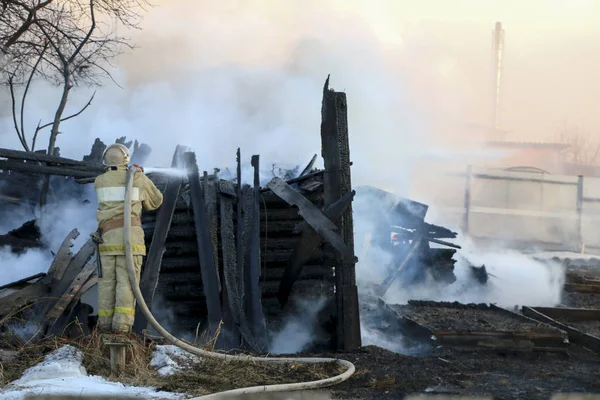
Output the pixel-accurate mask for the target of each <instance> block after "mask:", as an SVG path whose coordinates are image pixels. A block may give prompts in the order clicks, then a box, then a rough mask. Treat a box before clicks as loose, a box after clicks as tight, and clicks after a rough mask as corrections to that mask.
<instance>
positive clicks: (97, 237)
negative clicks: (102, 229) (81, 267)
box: [90, 232, 104, 244]
mask: <svg viewBox="0 0 600 400" xmlns="http://www.w3.org/2000/svg"><path fill="white" fill-rule="evenodd" d="M90 237H91V238H92V242H94V243H96V244H100V243H104V240H102V236H100V234H99V233H98V232H93V233H90Z"/></svg>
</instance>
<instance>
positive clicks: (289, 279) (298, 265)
mask: <svg viewBox="0 0 600 400" xmlns="http://www.w3.org/2000/svg"><path fill="white" fill-rule="evenodd" d="M355 194H356V192H355V191H352V192H347V193H346V194H344V196H342V198H341V199H340V200H338V201H336V202H335V203H333V204H332V205H330V206H329V207H327V208H326V209H325V211H324V214H325V216H326V217H328V218H330V219H332V220H336V219H338V218H340V217H341V215H342V213H343V212H344V211H345V210H346V209H347V208H348V206H349V205H350V203H351V202H352V199H353V198H354V195H355ZM321 242H322V238H321V236H319V234H318V232H317V231H315V230H314V229H313V228H312V227H311V226H310V225H308V224H307V223H304V224H303V229H302V236H301V237H300V241H299V242H298V244H297V245H296V247H295V248H294V252H293V253H292V255H291V256H290V259H289V261H288V265H287V266H286V268H285V273H284V276H283V278H282V279H281V283H280V285H279V292H278V293H277V299H278V300H279V304H281V306H282V307H283V306H285V304H286V303H287V300H288V298H289V295H290V293H291V291H292V287H293V285H294V282H296V280H297V279H298V278H299V277H300V274H301V273H302V267H303V266H304V265H305V264H306V263H307V262H308V261H309V260H310V258H311V255H312V254H313V252H314V251H315V250H316V249H317V247H319V245H320V244H321Z"/></svg>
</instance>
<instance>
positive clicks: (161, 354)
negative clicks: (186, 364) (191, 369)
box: [150, 345, 200, 376]
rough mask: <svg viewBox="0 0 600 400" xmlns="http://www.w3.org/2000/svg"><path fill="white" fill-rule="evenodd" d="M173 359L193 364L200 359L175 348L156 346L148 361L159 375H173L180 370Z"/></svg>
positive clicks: (171, 346)
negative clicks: (192, 362)
mask: <svg viewBox="0 0 600 400" xmlns="http://www.w3.org/2000/svg"><path fill="white" fill-rule="evenodd" d="M173 358H177V359H183V360H187V361H195V362H198V361H200V357H198V356H196V355H194V354H191V353H189V352H187V351H185V350H182V349H180V348H179V347H177V346H173V345H168V346H156V350H155V351H154V354H153V355H152V360H151V361H150V366H152V367H153V368H156V370H157V371H158V373H159V374H160V375H163V376H166V375H173V374H174V373H176V372H178V371H180V370H181V369H182V367H181V366H180V365H179V363H178V362H177V361H175V360H174V359H173Z"/></svg>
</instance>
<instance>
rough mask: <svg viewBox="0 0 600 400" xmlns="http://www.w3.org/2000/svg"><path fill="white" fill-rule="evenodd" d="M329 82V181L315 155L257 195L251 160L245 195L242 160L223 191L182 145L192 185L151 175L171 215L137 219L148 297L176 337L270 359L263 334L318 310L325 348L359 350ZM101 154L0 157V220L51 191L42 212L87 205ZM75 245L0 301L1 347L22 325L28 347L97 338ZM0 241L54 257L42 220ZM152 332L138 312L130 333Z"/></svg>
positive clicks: (343, 158) (344, 148) (91, 262)
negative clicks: (185, 335)
mask: <svg viewBox="0 0 600 400" xmlns="http://www.w3.org/2000/svg"><path fill="white" fill-rule="evenodd" d="M328 83H329V79H328V80H327V82H326V84H325V86H324V89H323V102H322V116H323V119H322V124H321V138H322V156H323V159H324V167H325V168H324V170H317V169H315V168H314V163H315V161H316V156H315V157H314V158H313V160H311V162H310V163H309V165H308V166H306V168H304V170H302V171H301V172H300V173H299V174H297V175H296V176H294V177H290V176H289V174H288V176H287V177H284V178H281V177H277V176H274V177H273V179H271V180H270V182H269V183H268V184H267V185H266V186H265V187H261V186H260V182H259V179H258V178H259V176H258V168H259V160H260V159H259V156H258V155H254V156H252V157H251V164H252V166H253V167H254V172H255V173H254V179H253V182H252V183H251V184H248V185H246V184H241V183H240V182H241V166H240V164H241V158H242V157H241V154H240V151H239V150H238V154H237V156H238V157H237V158H238V159H237V162H238V167H237V174H236V175H237V176H236V177H235V178H234V179H231V180H226V179H221V178H220V177H219V175H218V172H219V171H218V170H216V169H215V172H213V173H211V174H208V173H207V172H203V173H201V172H200V171H199V170H198V166H197V162H196V156H195V154H194V153H193V152H190V151H187V150H186V149H185V148H183V147H181V146H178V147H177V150H176V152H175V155H174V156H173V165H172V166H173V167H177V168H185V169H186V171H187V176H186V177H184V178H182V177H176V176H172V175H168V174H160V173H153V174H150V173H149V174H148V176H149V177H150V178H151V179H152V180H153V181H154V182H155V183H156V184H157V186H158V187H159V188H160V189H161V190H162V191H163V193H164V203H163V206H162V207H161V208H160V209H159V210H158V211H157V212H155V213H148V214H147V215H145V216H144V217H143V221H142V223H143V228H144V230H145V233H146V240H147V245H148V254H147V256H146V259H145V266H144V270H143V272H142V278H141V284H140V286H141V289H142V292H143V294H144V297H145V299H146V300H147V303H148V304H149V305H152V306H154V307H156V305H157V303H158V304H160V305H161V306H162V307H166V308H168V309H169V310H172V312H173V313H174V314H175V315H174V316H175V318H174V321H172V322H174V324H169V328H172V329H174V330H175V331H178V333H181V332H190V333H192V332H203V331H206V332H207V333H208V334H209V335H211V336H212V335H216V334H217V333H219V335H218V340H217V348H222V349H240V348H241V349H245V350H248V351H254V352H266V351H268V349H267V343H268V333H267V332H271V331H276V330H277V328H278V327H280V326H281V323H282V318H284V316H285V314H286V313H289V312H292V311H293V310H294V308H295V306H296V305H297V301H298V300H302V301H303V302H306V301H309V302H310V301H311V300H314V301H318V302H320V303H321V304H325V306H324V307H323V311H322V312H321V313H320V315H319V316H318V322H319V326H320V328H321V341H320V344H321V345H322V346H323V347H327V348H330V349H331V348H338V349H355V348H358V347H360V346H361V336H360V323H359V315H358V292H357V288H356V278H355V271H354V267H355V264H356V261H357V260H356V257H355V256H354V243H353V224H352V207H351V203H352V200H353V197H354V194H355V192H354V191H353V190H352V184H351V176H350V165H351V163H350V152H349V143H348V129H347V105H346V95H345V94H344V93H337V92H335V91H333V90H330V89H329V87H328ZM118 142H121V143H124V142H125V138H121V139H120V140H119V141H118ZM126 144H128V145H129V146H131V144H132V143H126ZM104 148H105V145H104V144H103V143H102V142H101V141H100V140H96V142H95V143H94V146H93V147H92V151H91V153H90V155H88V156H86V157H84V160H83V161H76V160H71V159H67V158H63V157H59V156H58V155H56V154H55V155H52V156H51V155H47V154H43V152H37V153H35V152H27V153H25V152H19V151H14V150H7V149H0V158H3V159H4V160H0V185H2V197H1V198H0V201H1V202H2V203H3V205H6V207H4V206H3V212H5V213H8V212H11V210H14V209H16V208H18V207H22V206H23V205H29V206H31V207H32V209H36V208H38V209H39V199H40V198H42V197H40V196H39V195H40V191H46V192H47V196H46V198H47V201H48V202H52V201H61V200H64V197H63V195H65V194H66V193H68V195H69V196H71V197H72V198H75V199H77V200H79V201H81V202H87V201H91V199H89V198H86V189H85V184H89V183H91V182H93V180H94V178H95V176H97V175H98V174H100V173H102V171H103V168H102V165H101V164H100V159H101V155H102V152H103V150H104ZM149 152H150V148H149V147H148V146H145V145H138V144H137V143H135V144H134V151H133V156H132V160H131V161H132V163H139V164H144V159H145V158H147V156H148V154H149ZM288 172H289V171H288ZM87 194H88V195H89V191H88V193H87ZM46 204H47V203H46ZM11 207H12V208H11ZM74 223H75V222H74ZM28 228H32V229H29V230H28ZM84 234H88V232H85V233H84ZM78 235H79V232H77V231H76V230H74V231H73V232H71V233H70V234H69V235H68V237H67V238H66V239H65V241H64V243H63V245H62V246H61V248H60V249H59V251H58V252H57V253H56V254H52V255H53V257H54V261H53V262H52V263H51V265H50V266H49V268H48V270H47V272H45V273H40V274H37V275H35V276H32V277H26V278H24V279H21V280H19V281H18V282H13V283H10V284H8V285H5V286H4V287H3V288H2V291H0V303H1V304H2V307H0V324H1V325H2V332H3V333H4V335H3V339H4V340H8V341H13V342H14V341H18V340H19V339H20V338H22V337H17V336H15V335H13V336H11V334H12V333H14V331H16V330H17V329H13V328H15V326H16V325H15V324H16V322H15V321H18V318H21V319H22V321H26V322H27V323H28V324H29V326H35V328H36V329H35V333H34V335H33V336H34V337H33V339H34V340H35V339H42V338H46V337H49V336H50V337H51V336H52V335H57V334H67V335H80V334H86V333H87V332H88V331H89V329H90V328H91V327H93V326H94V318H93V317H91V316H90V315H89V314H90V311H91V310H92V307H91V306H90V305H87V304H83V303H82V302H81V296H82V295H83V294H85V292H86V291H87V290H89V289H90V288H91V287H93V286H94V285H95V283H96V281H97V279H98V277H97V271H96V265H95V264H96V260H95V257H94V254H95V249H94V245H93V242H92V241H91V240H88V241H87V242H85V244H84V245H83V246H82V247H81V249H80V250H79V251H78V252H77V253H76V254H72V253H71V251H70V249H71V246H72V241H73V240H74V239H75V238H76V237H77V236H78ZM0 240H2V242H1V243H2V244H3V245H8V246H10V247H11V248H12V250H13V252H17V253H19V252H21V253H22V252H23V251H25V250H26V249H29V248H36V247H37V248H40V249H42V250H48V249H47V247H46V245H45V244H44V241H43V237H41V235H40V233H39V228H37V227H36V224H35V221H32V222H29V223H27V224H26V225H25V226H23V227H21V228H20V229H17V230H15V231H11V232H9V233H7V234H6V235H3V236H2V237H1V238H0ZM48 251H49V250H48ZM163 322H165V321H163ZM17 325H18V324H17ZM74 325H77V327H76V329H72V330H70V327H73V326H74ZM146 328H147V322H146V321H145V320H144V318H143V316H142V314H141V313H140V312H138V313H137V319H136V321H135V326H134V329H135V330H136V331H137V332H143V331H144V330H145V329H146ZM21 331H22V329H21ZM27 339H28V340H31V338H30V337H29V338H27Z"/></svg>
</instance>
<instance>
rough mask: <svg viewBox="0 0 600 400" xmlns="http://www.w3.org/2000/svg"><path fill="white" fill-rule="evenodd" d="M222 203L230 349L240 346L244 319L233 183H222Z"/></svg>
mask: <svg viewBox="0 0 600 400" xmlns="http://www.w3.org/2000/svg"><path fill="white" fill-rule="evenodd" d="M221 184H222V185H221V187H222V188H223V189H224V190H220V195H219V202H220V205H221V206H220V220H221V225H220V231H221V247H222V254H223V286H222V296H223V322H224V324H225V332H226V334H227V336H226V339H227V341H228V345H229V347H233V348H236V347H238V346H240V344H241V342H242V340H241V333H240V325H241V319H242V312H243V310H242V304H243V299H242V294H241V293H240V291H241V289H242V284H241V283H240V282H239V280H240V278H241V275H239V274H238V271H237V256H236V246H235V234H234V231H233V230H234V228H233V199H232V197H231V195H230V194H229V193H228V192H232V191H235V189H234V188H229V189H225V186H228V185H231V186H233V184H231V182H227V181H223V182H221Z"/></svg>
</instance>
